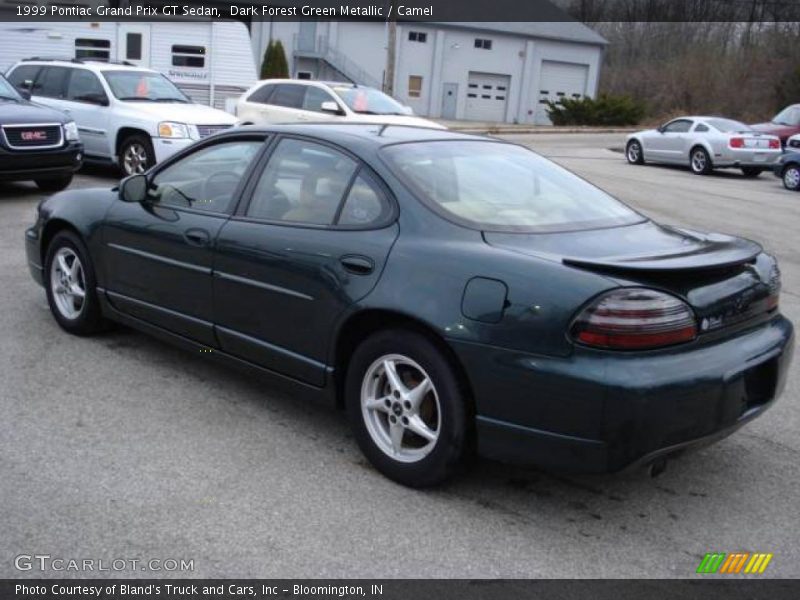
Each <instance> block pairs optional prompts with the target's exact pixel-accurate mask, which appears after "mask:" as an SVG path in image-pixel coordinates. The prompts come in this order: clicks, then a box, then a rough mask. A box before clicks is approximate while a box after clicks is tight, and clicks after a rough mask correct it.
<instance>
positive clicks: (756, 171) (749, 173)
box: [742, 167, 764, 179]
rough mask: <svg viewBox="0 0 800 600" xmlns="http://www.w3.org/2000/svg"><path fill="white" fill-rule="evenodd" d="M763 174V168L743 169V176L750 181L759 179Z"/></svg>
mask: <svg viewBox="0 0 800 600" xmlns="http://www.w3.org/2000/svg"><path fill="white" fill-rule="evenodd" d="M763 172H764V169H762V168H761V167H742V175H744V176H745V177H747V178H748V179H751V178H755V177H758V176H759V175H761V173H763Z"/></svg>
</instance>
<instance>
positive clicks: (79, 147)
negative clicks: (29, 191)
mask: <svg viewBox="0 0 800 600" xmlns="http://www.w3.org/2000/svg"><path fill="white" fill-rule="evenodd" d="M82 164H83V144H80V143H69V144H67V145H66V146H64V147H63V148H55V149H53V150H28V151H13V152H12V151H10V150H8V149H6V148H4V147H2V146H0V181H27V180H34V179H47V178H50V177H64V176H67V175H71V174H72V173H74V172H75V171H77V170H78V169H80V168H81V165H82Z"/></svg>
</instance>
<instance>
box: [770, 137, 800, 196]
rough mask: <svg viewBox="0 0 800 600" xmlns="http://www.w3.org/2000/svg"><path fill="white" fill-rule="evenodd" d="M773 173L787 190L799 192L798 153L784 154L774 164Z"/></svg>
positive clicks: (799, 159) (799, 167)
mask: <svg viewBox="0 0 800 600" xmlns="http://www.w3.org/2000/svg"><path fill="white" fill-rule="evenodd" d="M790 139H791V138H790ZM773 173H774V174H775V177H779V178H780V179H781V181H783V187H785V188H786V189H787V190H791V191H793V192H798V191H800V152H786V153H785V154H784V155H783V156H781V158H780V160H778V162H777V163H775V167H774V168H773Z"/></svg>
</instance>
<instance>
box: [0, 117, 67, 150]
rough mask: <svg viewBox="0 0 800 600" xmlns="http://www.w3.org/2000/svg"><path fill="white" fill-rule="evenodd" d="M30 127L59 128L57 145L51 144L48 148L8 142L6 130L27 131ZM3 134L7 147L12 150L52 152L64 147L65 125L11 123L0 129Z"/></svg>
mask: <svg viewBox="0 0 800 600" xmlns="http://www.w3.org/2000/svg"><path fill="white" fill-rule="evenodd" d="M28 127H58V133H59V139H58V143H57V144H49V145H47V146H14V145H13V144H12V143H11V142H9V141H8V137H7V136H6V129H25V128H28ZM0 131H2V132H3V140H4V141H5V143H6V146H8V147H9V148H11V149H12V150H52V149H53V148H60V147H61V146H63V145H64V124H63V123H9V124H8V125H3V126H2V127H0Z"/></svg>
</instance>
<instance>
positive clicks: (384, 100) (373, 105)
mask: <svg viewBox="0 0 800 600" xmlns="http://www.w3.org/2000/svg"><path fill="white" fill-rule="evenodd" d="M331 87H332V88H333V91H334V92H336V94H337V95H338V96H339V97H340V98H341V99H342V102H344V103H345V104H347V106H348V107H349V108H350V110H352V111H353V112H355V113H360V114H364V115H405V114H408V110H407V109H406V108H405V107H403V105H402V104H400V103H399V102H398V101H397V100H395V99H394V98H392V97H391V96H387V95H386V94H384V93H383V92H380V91H378V90H376V89H375V88H368V87H361V86H359V87H353V86H336V85H333V86H331Z"/></svg>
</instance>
